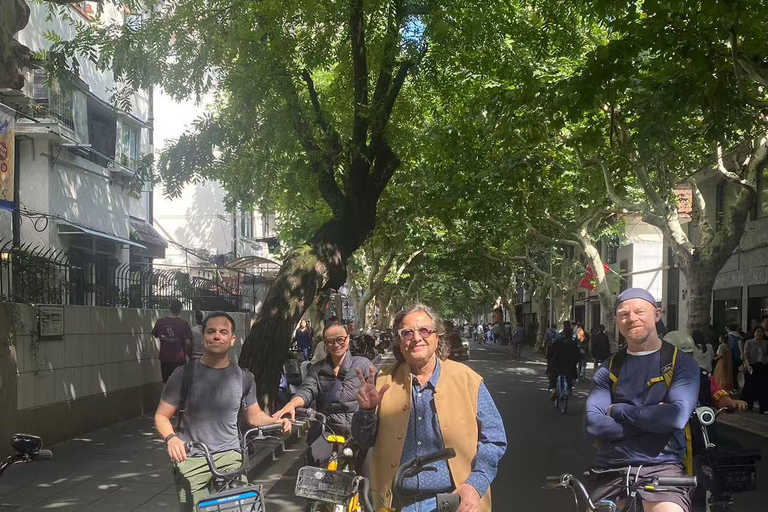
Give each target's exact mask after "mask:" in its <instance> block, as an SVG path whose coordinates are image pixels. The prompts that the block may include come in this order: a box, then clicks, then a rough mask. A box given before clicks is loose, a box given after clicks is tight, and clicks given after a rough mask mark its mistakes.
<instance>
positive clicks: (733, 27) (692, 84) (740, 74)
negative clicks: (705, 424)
mask: <svg viewBox="0 0 768 512" xmlns="http://www.w3.org/2000/svg"><path fill="white" fill-rule="evenodd" d="M765 14H766V10H765V5H764V2H760V1H746V2H730V1H713V2H707V3H705V4H701V5H694V4H691V3H685V2H683V3H674V4H671V3H664V2H650V3H648V2H646V3H643V4H642V6H637V5H630V4H621V3H619V2H604V3H601V4H600V8H599V9H598V12H597V13H596V16H599V17H601V19H602V20H603V23H604V26H605V28H606V30H607V31H608V32H609V33H610V37H607V38H606V40H605V41H604V43H603V44H600V45H598V46H597V47H596V48H595V49H594V50H593V51H592V52H590V53H589V54H588V55H586V59H585V60H584V61H583V62H582V64H581V65H580V67H579V68H578V69H577V70H576V71H575V72H574V73H573V80H570V81H566V82H568V83H567V85H565V84H563V85H564V87H562V91H563V92H564V93H566V94H567V97H568V105H565V103H564V104H563V110H564V111H567V112H568V113H569V114H570V115H571V116H572V118H573V116H576V117H578V118H581V119H584V118H585V113H587V114H588V117H589V118H590V120H591V121H592V124H591V126H584V125H583V127H584V128H585V129H584V130H582V132H581V133H579V134H577V135H576V136H574V137H573V139H572V141H573V142H574V146H579V144H580V143H581V144H583V147H582V148H581V150H582V152H583V154H582V156H583V162H584V163H585V164H586V165H589V164H592V165H595V166H596V167H598V168H600V169H601V170H602V172H603V175H604V181H605V185H606V189H607V193H608V195H609V197H610V198H611V200H612V201H613V203H614V204H615V205H616V206H617V207H618V208H619V209H620V210H623V211H625V212H630V213H633V214H636V215H641V216H642V218H643V220H645V221H646V222H648V223H650V224H652V225H654V226H656V227H658V228H659V229H660V230H661V232H662V233H663V234H664V236H665V238H666V240H667V242H668V243H669V245H670V247H671V248H672V251H673V256H674V260H675V263H676V264H677V266H678V267H679V268H680V269H681V271H682V272H683V273H684V275H685V277H686V280H687V282H688V290H689V308H688V312H689V316H688V319H687V329H688V330H689V331H690V330H693V329H696V328H706V327H707V326H708V325H709V324H710V308H711V301H712V290H713V287H714V283H715V280H716V277H717V275H718V273H719V272H720V270H721V269H722V268H723V266H724V265H725V264H726V262H727V261H728V260H729V258H731V256H732V254H733V252H734V250H735V249H736V248H737V247H738V246H739V244H740V241H741V238H742V235H743V233H744V229H745V225H746V221H747V219H748V216H749V213H750V211H752V210H753V208H754V206H755V204H756V198H757V186H758V178H759V175H760V174H761V172H763V171H762V169H764V168H765V166H766V163H767V162H768V140H767V139H766V130H768V125H767V124H766V114H768V95H766V85H768V35H767V34H766V31H765V27H764V23H763V22H762V18H763V17H764V15H765ZM590 113H591V114H590ZM579 139H580V140H581V142H579ZM584 148H589V149H584ZM707 179H711V180H714V181H715V182H718V181H719V182H722V183H725V186H726V187H730V188H731V189H733V190H734V192H735V193H734V196H735V198H734V201H733V202H732V204H731V205H730V206H729V207H727V208H726V211H725V212H723V213H724V215H722V216H721V217H720V218H717V215H716V214H715V212H714V211H713V210H714V206H715V205H713V204H711V203H708V202H707V201H706V199H705V194H704V193H703V192H702V190H701V184H702V182H704V181H705V180H707ZM681 198H682V199H683V201H684V202H685V203H687V204H682V203H681ZM691 203H692V204H691ZM691 206H692V207H693V214H692V218H691V221H692V222H691V226H690V227H686V226H684V223H685V221H686V220H687V219H685V217H686V216H688V215H689V213H690V210H691Z"/></svg>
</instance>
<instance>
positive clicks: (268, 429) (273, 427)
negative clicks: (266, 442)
mask: <svg viewBox="0 0 768 512" xmlns="http://www.w3.org/2000/svg"><path fill="white" fill-rule="evenodd" d="M257 428H259V429H261V431H262V432H272V431H274V430H280V431H282V430H283V424H282V423H273V424H271V425H264V426H261V427H257Z"/></svg>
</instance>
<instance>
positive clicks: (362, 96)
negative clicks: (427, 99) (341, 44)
mask: <svg viewBox="0 0 768 512" xmlns="http://www.w3.org/2000/svg"><path fill="white" fill-rule="evenodd" d="M349 7H350V12H349V35H350V40H351V44H352V84H353V89H354V98H355V108H354V118H355V120H354V127H353V130H352V143H353V144H354V146H355V150H356V151H361V152H362V151H363V149H364V148H365V147H366V143H367V139H368V62H367V57H366V47H365V13H364V12H363V0H350V2H349Z"/></svg>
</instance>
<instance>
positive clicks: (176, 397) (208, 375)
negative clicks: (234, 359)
mask: <svg viewBox="0 0 768 512" xmlns="http://www.w3.org/2000/svg"><path fill="white" fill-rule="evenodd" d="M194 364H195V365H196V366H195V375H194V380H193V382H192V386H191V388H190V390H189V393H188V394H187V404H186V409H187V410H186V412H185V413H184V418H183V420H182V423H181V427H182V431H181V432H179V433H178V435H179V437H180V438H181V439H182V441H185V442H186V441H198V442H201V443H205V444H206V445H207V446H208V449H209V450H210V451H211V453H219V452H225V451H228V450H238V451H239V450H240V441H239V439H238V432H237V420H238V414H239V412H240V408H241V403H240V401H241V398H242V397H243V377H242V373H241V370H240V368H239V367H238V366H237V365H236V364H234V363H230V364H229V366H227V367H226V368H211V367H209V366H206V365H204V364H203V363H202V362H200V361H199V360H198V361H195V363H194ZM248 376H249V378H250V379H251V381H252V382H251V389H250V392H249V393H248V395H247V396H246V397H245V399H244V400H243V404H242V406H243V407H245V408H248V407H250V406H252V405H253V404H255V403H256V383H255V381H254V379H253V375H251V374H248ZM183 379H184V367H183V366H181V367H179V368H177V369H176V370H174V372H173V373H172V374H171V376H170V378H169V379H168V382H167V383H166V384H165V388H164V389H163V395H162V400H163V401H164V402H166V403H168V404H170V405H173V406H174V407H178V406H179V401H180V399H181V384H182V381H183ZM190 455H194V454H190Z"/></svg>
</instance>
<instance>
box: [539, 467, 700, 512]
mask: <svg viewBox="0 0 768 512" xmlns="http://www.w3.org/2000/svg"><path fill="white" fill-rule="evenodd" d="M544 482H545V488H546V489H570V490H572V491H573V492H574V494H576V496H577V498H580V501H581V500H583V502H584V503H586V504H587V506H588V507H589V510H596V509H597V507H596V506H595V503H594V502H593V501H592V498H591V497H590V495H589V491H587V488H586V487H585V486H584V484H583V483H582V482H581V481H580V480H579V479H578V478H576V477H574V476H573V475H571V474H569V473H565V474H563V475H560V476H548V477H546V478H545V479H544ZM648 485H652V486H653V487H657V488H659V487H696V486H697V485H698V479H697V478H696V477H695V476H652V477H640V478H638V479H637V480H636V481H635V482H633V483H632V484H630V485H629V487H630V488H631V489H638V488H640V487H644V486H648ZM618 487H622V488H623V487H625V486H624V485H621V486H617V488H618ZM651 490H653V489H651Z"/></svg>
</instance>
